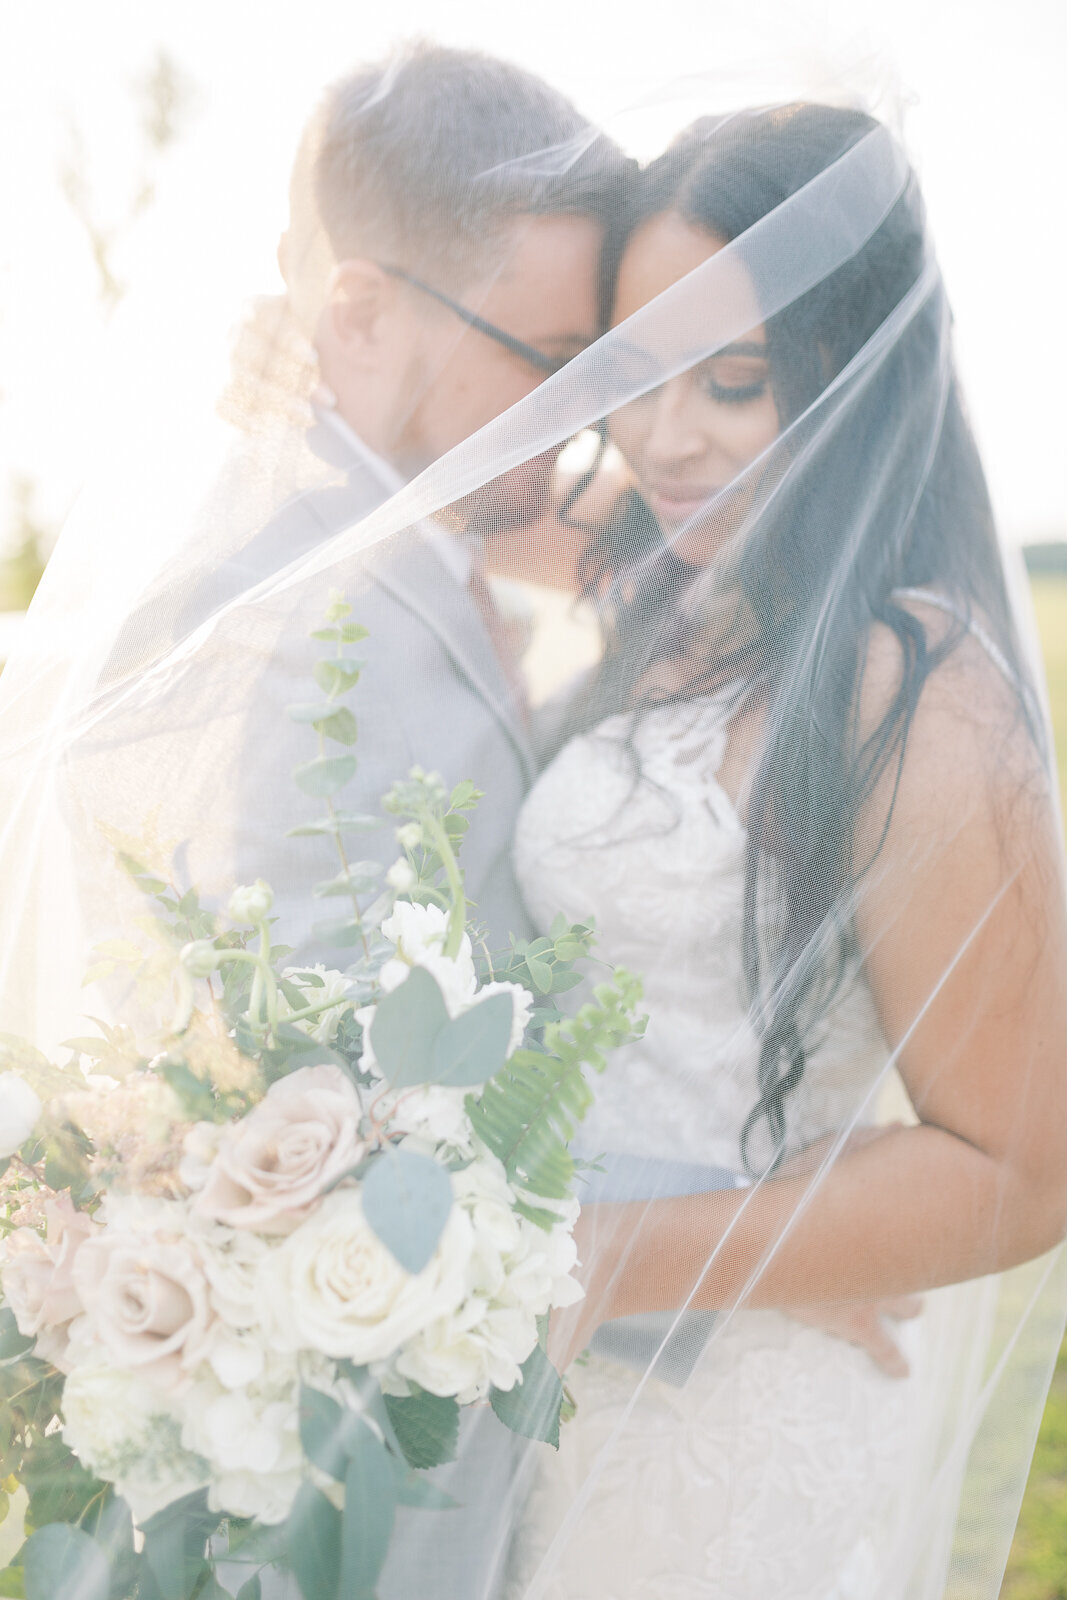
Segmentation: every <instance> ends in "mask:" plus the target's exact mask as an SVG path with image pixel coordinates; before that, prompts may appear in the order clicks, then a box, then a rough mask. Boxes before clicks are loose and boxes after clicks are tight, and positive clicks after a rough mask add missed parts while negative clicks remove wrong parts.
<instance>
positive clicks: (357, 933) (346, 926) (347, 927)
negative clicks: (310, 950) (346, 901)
mask: <svg viewBox="0 0 1067 1600" xmlns="http://www.w3.org/2000/svg"><path fill="white" fill-rule="evenodd" d="M311 931H312V933H313V935H314V936H315V938H316V939H321V940H322V942H323V943H324V944H336V945H340V946H341V948H342V949H347V948H348V947H349V946H351V945H354V944H358V943H359V941H360V939H361V938H362V937H363V924H362V922H357V921H356V919H355V917H339V918H337V919H336V920H334V919H331V920H329V921H326V922H316V923H313V924H312V928H311Z"/></svg>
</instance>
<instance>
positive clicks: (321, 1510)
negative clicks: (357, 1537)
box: [285, 1483, 341, 1600]
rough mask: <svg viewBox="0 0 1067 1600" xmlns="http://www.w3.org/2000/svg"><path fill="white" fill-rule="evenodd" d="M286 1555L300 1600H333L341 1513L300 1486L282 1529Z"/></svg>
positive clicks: (318, 1492)
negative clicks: (297, 1587) (297, 1586)
mask: <svg viewBox="0 0 1067 1600" xmlns="http://www.w3.org/2000/svg"><path fill="white" fill-rule="evenodd" d="M285 1531H286V1552H287V1557H288V1561H289V1566H290V1568H291V1569H292V1572H293V1576H294V1577H295V1578H296V1581H297V1583H298V1584H299V1585H300V1592H301V1594H302V1595H303V1596H304V1600H334V1596H335V1595H336V1594H337V1589H338V1584H339V1582H340V1577H341V1513H340V1512H339V1511H338V1510H337V1508H336V1506H334V1505H332V1504H331V1503H330V1501H329V1500H327V1498H326V1496H325V1495H324V1494H323V1493H322V1490H321V1489H316V1488H315V1485H314V1484H313V1483H303V1484H301V1486H300V1489H299V1490H298V1492H297V1496H296V1499H295V1500H294V1501H293V1509H292V1510H291V1511H290V1513H289V1518H288V1521H287V1522H286V1525H285Z"/></svg>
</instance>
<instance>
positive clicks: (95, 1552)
mask: <svg viewBox="0 0 1067 1600" xmlns="http://www.w3.org/2000/svg"><path fill="white" fill-rule="evenodd" d="M22 1569H23V1573H24V1575H25V1586H26V1600H57V1596H60V1595H72V1596H73V1595H76V1596H77V1600H108V1594H109V1591H110V1588H111V1570H110V1568H109V1566H108V1562H107V1557H106V1556H105V1555H104V1552H103V1551H102V1550H101V1548H100V1546H99V1545H98V1544H97V1543H96V1542H95V1541H94V1540H93V1539H91V1538H90V1537H89V1535H88V1534H87V1533H83V1532H82V1530H81V1529H80V1528H75V1527H72V1526H71V1525H70V1524H69V1523H66V1522H53V1523H50V1524H49V1525H48V1526H47V1527H44V1528H38V1530H37V1532H36V1533H35V1534H34V1535H33V1536H32V1538H30V1539H29V1540H28V1541H27V1544H26V1549H25V1554H24V1556H23V1563H22Z"/></svg>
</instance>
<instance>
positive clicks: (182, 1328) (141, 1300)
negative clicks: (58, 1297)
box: [74, 1225, 213, 1384]
mask: <svg viewBox="0 0 1067 1600" xmlns="http://www.w3.org/2000/svg"><path fill="white" fill-rule="evenodd" d="M74 1282H75V1286H76V1288H77V1290H78V1293H79V1294H80V1296H81V1299H82V1304H83V1305H84V1306H85V1310H86V1314H87V1317H88V1321H89V1326H90V1328H91V1330H92V1332H93V1334H94V1335H95V1337H96V1338H97V1339H98V1340H99V1341H100V1343H101V1344H103V1345H104V1346H105V1347H106V1348H107V1350H108V1351H109V1352H110V1354H111V1355H112V1357H113V1358H114V1361H115V1365H116V1366H120V1367H136V1368H138V1369H139V1370H140V1371H142V1372H143V1373H144V1374H145V1375H146V1376H147V1377H151V1378H152V1379H154V1380H155V1381H157V1382H161V1383H164V1384H170V1383H174V1382H176V1381H177V1380H178V1379H179V1378H180V1377H181V1376H182V1373H183V1371H184V1370H186V1369H188V1368H190V1367H193V1366H195V1365H196V1363H197V1362H198V1361H199V1360H200V1359H201V1358H202V1357H203V1355H204V1353H205V1349H206V1345H207V1337H208V1330H209V1327H210V1324H211V1322H212V1320H213V1319H212V1312H211V1305H210V1300H209V1293H208V1282H207V1278H206V1277H205V1275H204V1269H203V1266H202V1264H201V1261H200V1258H199V1256H198V1255H197V1253H196V1251H195V1250H194V1249H193V1247H192V1246H191V1245H190V1244H189V1243H188V1242H187V1241H186V1240H184V1239H182V1238H180V1237H178V1236H175V1235H174V1234H171V1233H169V1232H167V1233H163V1232H160V1233H153V1232H149V1231H147V1230H145V1231H142V1230H141V1229H140V1228H137V1229H128V1228H125V1227H122V1226H121V1225H120V1226H118V1227H113V1226H111V1225H109V1226H108V1227H107V1228H106V1229H104V1230H102V1231H100V1232H99V1233H98V1234H97V1235H96V1237H95V1238H93V1239H89V1240H87V1241H86V1243H85V1244H83V1245H82V1247H81V1249H80V1250H79V1252H78V1256H77V1260H76V1261H75V1264H74Z"/></svg>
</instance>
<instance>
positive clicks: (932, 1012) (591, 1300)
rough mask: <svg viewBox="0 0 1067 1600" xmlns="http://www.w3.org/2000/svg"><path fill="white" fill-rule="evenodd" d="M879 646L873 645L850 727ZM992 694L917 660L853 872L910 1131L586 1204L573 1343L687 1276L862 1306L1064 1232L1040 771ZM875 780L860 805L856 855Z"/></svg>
mask: <svg viewBox="0 0 1067 1600" xmlns="http://www.w3.org/2000/svg"><path fill="white" fill-rule="evenodd" d="M894 648H895V646H894V644H893V642H892V641H891V640H887V639H886V638H884V637H883V638H879V639H878V640H876V641H875V644H874V648H873V651H872V664H871V666H870V668H869V671H868V674H867V681H866V683H865V689H864V695H863V702H862V709H863V713H864V715H863V720H864V722H865V723H867V724H868V725H870V724H872V723H876V722H877V720H879V715H880V714H879V711H878V707H879V704H884V695H885V693H886V692H887V691H888V690H889V688H890V687H891V685H892V675H893V670H894V656H893V651H894ZM1012 701H1013V696H1012V694H1011V692H1010V691H1009V689H1008V688H1007V686H1006V685H1005V683H1004V681H1003V679H1001V678H1000V676H999V674H998V673H997V670H996V668H995V667H994V666H993V665H992V663H991V662H990V661H989V659H988V657H987V656H986V655H985V653H984V652H983V651H982V650H981V647H980V646H979V645H977V644H976V643H975V642H974V641H972V640H967V641H965V642H964V643H963V644H962V645H961V646H959V647H958V649H957V650H956V651H955V652H954V653H953V655H952V656H951V657H950V658H949V661H948V662H946V663H945V664H944V665H942V666H941V667H940V668H939V669H938V670H937V672H936V673H935V674H934V676H933V677H932V678H931V679H930V680H929V681H928V683H927V686H926V688H925V690H924V692H923V695H922V698H921V701H920V705H919V708H918V710H917V712H916V715H915V718H914V721H913V724H912V728H911V732H910V735H909V739H908V745H907V752H906V758H905V761H904V765H903V770H902V773H901V776H900V783H899V786H898V788H897V791H896V796H895V800H894V801H893V805H892V813H891V819H890V822H889V827H888V832H887V834H886V838H885V843H884V845H883V847H882V850H881V851H880V853H879V855H878V858H877V862H876V864H875V866H874V868H873V870H872V871H871V872H870V873H869V874H868V875H867V876H866V877H865V879H864V880H863V883H862V896H863V898H862V906H861V908H860V910H859V913H858V916H857V929H858V933H859V937H860V942H861V948H862V949H863V950H864V951H865V955H866V968H867V973H868V977H869V980H870V983H871V986H872V989H873V992H874V995H875V998H876V1001H877V1003H878V1006H879V1009H880V1012H881V1015H882V1020H883V1024H884V1027H885V1031H886V1035H887V1038H888V1039H889V1040H890V1041H891V1043H892V1044H893V1045H894V1046H895V1047H896V1048H897V1049H898V1050H899V1055H898V1058H897V1059H898V1065H899V1068H900V1072H901V1075H902V1077H903V1079H904V1082H905V1084H906V1086H907V1089H908V1092H909V1094H910V1096H911V1100H912V1103H913V1105H914V1108H915V1111H916V1113H917V1115H918V1117H919V1119H920V1120H919V1123H918V1125H917V1126H914V1127H897V1128H893V1129H890V1130H887V1131H886V1132H885V1133H884V1135H883V1136H881V1137H879V1138H877V1139H874V1140H872V1141H870V1142H869V1143H866V1144H864V1145H862V1146H861V1147H860V1148H857V1149H855V1150H854V1151H850V1150H849V1149H848V1148H847V1147H846V1148H845V1149H844V1151H843V1152H842V1153H841V1154H840V1155H839V1156H838V1158H837V1159H836V1160H835V1161H834V1162H832V1163H831V1164H829V1165H828V1168H827V1170H826V1171H825V1172H823V1173H822V1174H821V1176H819V1175H816V1176H812V1177H809V1176H798V1177H793V1178H780V1179H775V1180H772V1181H769V1182H766V1183H763V1184H760V1185H759V1186H758V1187H757V1188H755V1189H754V1190H752V1191H750V1192H748V1193H747V1194H746V1193H744V1192H742V1193H738V1192H736V1191H730V1192H725V1193H716V1194H706V1195H696V1196H691V1197H687V1198H683V1199H672V1200H664V1201H656V1202H652V1203H650V1204H633V1205H628V1206H600V1207H596V1208H589V1209H590V1210H591V1211H592V1213H593V1214H592V1215H590V1216H588V1217H585V1218H584V1219H583V1223H582V1225H581V1226H582V1234H581V1245H582V1248H583V1249H584V1250H585V1251H586V1257H587V1259H588V1260H589V1265H590V1282H589V1295H588V1310H586V1311H585V1312H584V1313H583V1314H582V1322H583V1326H582V1328H581V1329H579V1330H577V1334H576V1339H575V1342H576V1344H577V1347H578V1348H580V1347H581V1342H583V1336H584V1335H587V1334H588V1332H589V1331H590V1329H591V1327H592V1326H594V1325H595V1324H596V1323H598V1322H600V1321H602V1320H605V1319H606V1318H608V1317H614V1316H623V1315H626V1314H628V1313H632V1312H636V1311H648V1310H666V1309H670V1308H673V1307H677V1306H679V1305H681V1304H683V1303H685V1302H686V1301H687V1299H688V1297H689V1295H690V1293H691V1291H692V1290H693V1287H694V1284H699V1288H698V1289H697V1291H696V1294H695V1296H694V1297H693V1299H692V1301H691V1302H690V1303H691V1304H693V1305H694V1306H702V1307H708V1308H714V1307H721V1306H724V1305H729V1304H733V1303H735V1302H736V1301H738V1300H739V1299H742V1298H743V1299H744V1300H745V1302H746V1304H748V1305H751V1306H779V1307H786V1308H787V1307H789V1306H792V1305H811V1304H817V1303H825V1302H842V1301H848V1300H854V1301H870V1300H878V1299H883V1298H886V1297H890V1296H896V1295H901V1294H910V1293H914V1292H916V1291H921V1290H923V1289H927V1288H932V1287H934V1286H937V1285H940V1284H945V1283H950V1282H955V1281H958V1280H961V1279H966V1278H971V1277H977V1276H980V1275H982V1274H984V1273H987V1272H992V1271H996V1270H998V1269H1002V1268H1006V1267H1009V1266H1011V1265H1013V1264H1015V1263H1017V1262H1020V1261H1023V1260H1027V1259H1029V1258H1031V1257H1033V1256H1035V1255H1038V1254H1040V1253H1041V1252H1043V1251H1044V1250H1046V1249H1048V1248H1050V1247H1051V1246H1052V1245H1054V1244H1055V1243H1057V1242H1058V1241H1059V1240H1060V1238H1061V1237H1062V1236H1063V1234H1064V1232H1065V1230H1067V918H1065V900H1064V885H1063V880H1062V876H1061V867H1060V862H1061V855H1060V847H1059V843H1058V839H1057V831H1056V830H1057V824H1056V816H1055V811H1054V808H1053V805H1052V803H1051V799H1050V796H1049V793H1048V783H1047V779H1046V777H1045V775H1044V772H1043V771H1042V768H1041V764H1040V761H1039V759H1038V757H1037V755H1036V752H1035V751H1034V749H1033V745H1032V742H1031V740H1030V738H1029V735H1028V734H1027V732H1026V730H1025V729H1024V728H1022V727H1021V726H1020V725H1019V721H1018V718H1017V715H1016V713H1015V708H1014V705H1013V703H1012ZM892 783H893V774H889V775H887V778H886V786H889V785H892ZM888 796H889V789H888V787H884V788H883V791H882V793H881V794H879V795H876V796H875V797H874V799H873V800H872V803H871V805H870V807H869V808H868V813H867V815H866V817H865V818H864V824H863V829H861V836H860V838H859V839H858V840H857V849H858V852H859V853H862V850H863V847H864V845H865V844H867V845H869V843H870V840H871V838H872V837H875V836H876V835H877V832H878V831H879V830H880V829H881V827H882V824H883V822H884V819H885V815H886V810H887V806H888ZM864 830H865V833H866V837H864ZM574 1332H575V1330H573V1329H572V1333H574ZM557 1348H558V1346H557Z"/></svg>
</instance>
